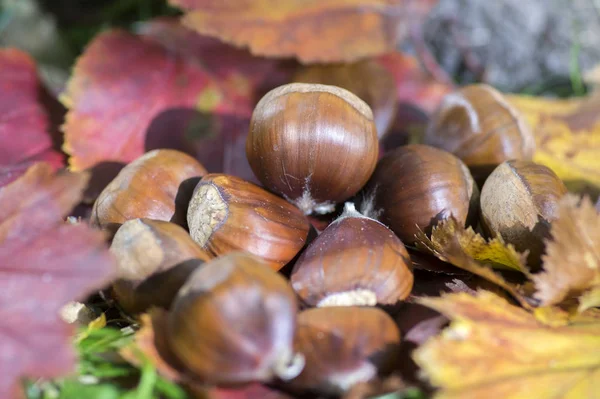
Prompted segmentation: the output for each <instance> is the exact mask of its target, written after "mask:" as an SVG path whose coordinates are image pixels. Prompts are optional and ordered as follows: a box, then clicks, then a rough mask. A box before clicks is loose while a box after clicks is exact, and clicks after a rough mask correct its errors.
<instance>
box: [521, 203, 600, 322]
mask: <svg viewBox="0 0 600 399" xmlns="http://www.w3.org/2000/svg"><path fill="white" fill-rule="evenodd" d="M550 234H551V236H552V240H550V241H548V242H547V244H546V255H544V257H543V260H544V271H543V272H541V273H538V274H536V275H534V276H533V277H532V279H533V281H534V282H535V286H536V289H537V292H536V294H535V297H536V298H537V299H539V300H540V301H541V302H542V304H543V305H553V304H557V303H560V302H561V301H563V300H565V299H568V298H572V297H577V296H580V295H581V294H583V293H585V292H586V291H588V290H593V291H592V293H591V294H586V296H585V297H584V298H583V300H584V301H585V303H586V305H584V306H582V310H585V309H586V308H589V307H591V306H595V305H594V303H596V304H597V303H598V297H597V296H598V294H597V293H596V292H595V291H597V290H598V289H599V288H600V215H599V214H598V213H597V212H596V209H595V208H594V205H593V204H592V202H591V201H590V199H589V198H587V197H586V198H583V200H580V199H579V197H577V196H575V195H567V196H565V197H564V198H563V199H562V200H561V202H560V203H559V207H558V219H556V220H555V221H554V222H553V223H552V227H551V230H550ZM594 298H595V300H594Z"/></svg>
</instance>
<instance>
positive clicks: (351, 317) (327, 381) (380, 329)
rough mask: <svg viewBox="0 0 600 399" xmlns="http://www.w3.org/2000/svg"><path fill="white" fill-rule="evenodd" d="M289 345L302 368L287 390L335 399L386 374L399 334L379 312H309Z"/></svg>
mask: <svg viewBox="0 0 600 399" xmlns="http://www.w3.org/2000/svg"><path fill="white" fill-rule="evenodd" d="M294 343H295V348H296V350H297V351H298V352H299V353H302V354H303V355H304V357H305V358H306V365H305V367H304V370H303V371H302V373H301V374H300V375H299V376H298V377H297V378H295V379H294V380H292V381H291V382H290V385H291V387H293V388H295V389H302V390H309V391H315V392H319V393H322V394H333V395H336V394H342V393H344V392H345V391H347V390H348V389H350V388H351V387H352V386H353V385H355V384H357V383H359V382H366V381H369V380H371V379H373V378H374V377H376V376H377V375H379V374H385V373H387V372H390V371H391V369H392V368H393V367H394V366H395V364H396V361H397V358H398V348H399V345H400V331H399V330H398V327H397V326H396V324H395V323H394V320H392V318H391V317H390V316H388V315H387V313H385V312H384V311H383V310H381V309H378V308H360V307H326V308H313V309H308V310H305V311H303V312H301V313H300V314H299V315H298V328H297V330H296V337H295V339H294Z"/></svg>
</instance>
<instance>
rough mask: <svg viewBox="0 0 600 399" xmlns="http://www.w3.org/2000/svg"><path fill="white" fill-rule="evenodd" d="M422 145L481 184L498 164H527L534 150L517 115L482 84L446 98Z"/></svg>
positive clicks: (428, 128)
mask: <svg viewBox="0 0 600 399" xmlns="http://www.w3.org/2000/svg"><path fill="white" fill-rule="evenodd" d="M423 143H424V144H428V145H431V146H434V147H438V148H441V149H444V150H446V151H448V152H451V153H453V154H454V155H456V156H457V157H459V158H460V159H461V160H462V161H463V162H464V163H465V164H466V165H467V166H468V167H469V168H470V169H471V173H472V174H473V176H474V177H475V179H476V180H477V181H479V182H481V183H483V181H484V180H485V178H486V177H487V176H488V175H489V174H490V173H491V172H492V170H494V168H495V167H496V166H498V165H500V164H501V163H502V162H504V161H509V160H513V159H523V160H531V158H532V157H533V153H534V150H535V140H534V137H533V133H532V131H531V129H530V128H529V126H528V125H527V123H526V121H525V119H524V118H523V116H522V115H521V113H520V112H519V111H518V110H517V109H516V108H514V107H513V106H512V105H511V104H510V103H509V102H508V101H507V100H506V99H505V98H504V95H503V94H502V93H500V92H499V91H498V90H496V89H494V88H493V87H491V86H489V85H486V84H473V85H470V86H466V87H463V88H462V89H460V90H458V91H456V92H453V93H450V94H448V95H446V96H445V97H444V99H443V100H442V102H441V103H440V106H439V108H438V109H437V111H436V112H435V113H434V115H433V116H432V117H431V119H430V122H429V124H428V126H427V129H426V132H425V134H424V138H423Z"/></svg>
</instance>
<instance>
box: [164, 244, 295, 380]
mask: <svg viewBox="0 0 600 399" xmlns="http://www.w3.org/2000/svg"><path fill="white" fill-rule="evenodd" d="M296 312H297V303H296V297H295V295H294V291H293V290H292V288H291V287H290V286H289V284H288V282H287V281H286V280H285V279H284V278H283V277H282V276H281V275H279V274H278V273H277V272H275V271H273V270H271V269H270V268H269V267H268V265H267V264H265V263H264V262H263V261H262V260H260V259H259V258H257V257H255V256H253V255H250V254H247V253H242V252H234V253H231V254H228V255H225V256H222V257H220V258H216V259H214V260H212V261H210V262H208V263H206V264H204V266H203V267H201V268H199V269H197V270H196V271H194V273H193V274H192V275H191V276H190V278H189V279H188V281H187V282H186V284H185V285H184V286H183V287H182V288H181V290H180V291H179V294H178V295H177V298H176V299H175V301H174V303H173V306H172V308H171V311H170V312H169V316H168V320H167V339H168V341H169V345H170V348H171V350H172V351H173V353H174V355H175V356H176V357H177V358H178V359H179V360H180V361H181V362H182V363H183V364H184V365H185V366H186V367H187V369H189V371H190V372H191V373H193V374H194V375H196V376H197V377H199V378H200V379H201V380H202V381H204V382H206V383H209V384H241V383H246V382H252V381H262V382H266V381H271V380H273V379H282V380H288V379H291V378H294V377H296V376H297V375H298V374H299V373H300V371H301V370H302V368H303V366H304V358H303V356H302V355H298V354H296V352H294V349H293V337H294V330H295V327H296Z"/></svg>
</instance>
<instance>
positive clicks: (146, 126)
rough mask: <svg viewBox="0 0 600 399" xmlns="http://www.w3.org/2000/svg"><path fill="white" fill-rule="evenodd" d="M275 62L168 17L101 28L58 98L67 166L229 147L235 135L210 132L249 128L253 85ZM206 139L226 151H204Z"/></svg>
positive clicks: (77, 166) (244, 130) (237, 132)
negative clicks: (129, 28) (134, 30)
mask: <svg viewBox="0 0 600 399" xmlns="http://www.w3.org/2000/svg"><path fill="white" fill-rule="evenodd" d="M215 53H216V54H219V55H218V56H217V55H215ZM226 62H227V63H229V64H227V63H226ZM274 67H275V66H274V64H273V62H270V61H268V60H262V59H257V58H254V57H252V56H250V55H249V54H247V53H245V52H242V51H240V50H236V49H232V48H230V47H227V46H224V45H221V44H219V43H217V42H216V41H215V40H214V39H208V38H204V37H201V36H199V35H197V34H196V33H194V32H192V31H190V30H188V29H186V28H183V27H182V26H181V25H179V24H176V23H174V22H173V21H171V20H158V21H155V22H149V23H147V24H145V25H142V27H141V28H140V34H138V35H134V34H130V33H127V32H125V31H122V30H110V31H107V32H105V33H103V34H100V35H98V36H97V37H96V38H95V39H94V40H93V41H92V42H91V44H90V45H89V46H88V47H87V49H86V50H85V52H84V53H83V55H82V56H81V57H80V58H79V59H78V61H77V63H76V65H75V68H74V72H73V76H72V77H71V79H70V81H69V84H68V86H67V91H66V93H65V94H64V95H63V96H62V97H61V99H62V101H63V103H64V104H65V105H66V106H67V108H69V111H68V113H67V116H66V122H65V125H64V127H63V129H64V133H65V144H64V149H65V151H66V152H67V153H69V154H70V155H71V158H70V160H69V163H70V166H71V168H72V169H73V170H82V169H86V168H89V167H92V166H94V165H97V164H100V163H106V162H122V163H127V162H130V161H132V160H133V159H135V158H137V157H139V156H140V155H142V154H143V153H144V152H146V151H147V150H150V149H153V148H158V147H163V148H165V147H166V148H176V149H180V150H185V152H187V153H190V154H191V155H198V154H197V152H200V153H202V152H203V151H204V152H207V151H212V153H214V154H216V155H223V154H228V151H229V153H231V152H233V149H232V148H230V147H231V146H233V147H235V146H237V145H238V144H237V141H236V137H237V136H235V137H233V133H230V134H229V135H223V136H222V137H219V136H217V137H215V135H219V134H221V133H223V132H222V131H221V127H222V126H224V125H226V126H227V127H229V126H231V125H232V124H233V125H235V126H240V125H241V126H247V119H248V118H249V117H250V114H251V112H252V108H253V106H254V102H255V98H254V97H255V94H256V93H255V91H256V89H257V87H256V86H258V85H259V82H260V81H262V80H264V79H267V78H272V77H269V75H270V74H272V73H273V68H274ZM215 115H218V116H215ZM229 117H231V118H232V119H233V122H229V121H227V118H229ZM239 120H241V122H240V121H239ZM242 133H243V134H246V133H247V128H246V129H241V128H239V127H236V130H235V134H236V135H241V134H242ZM204 139H207V140H209V142H210V140H221V141H222V142H223V145H222V147H223V148H224V149H223V152H221V153H219V151H221V150H216V149H215V148H214V146H213V147H212V148H211V149H210V150H209V149H207V148H206V147H207V146H206V145H204V144H205V143H204V141H203V140H204ZM213 144H214V142H213ZM236 151H237V150H236ZM200 160H201V161H202V159H200ZM232 162H233V161H232ZM209 170H210V171H213V172H222V171H223V170H211V169H210V168H209Z"/></svg>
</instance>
